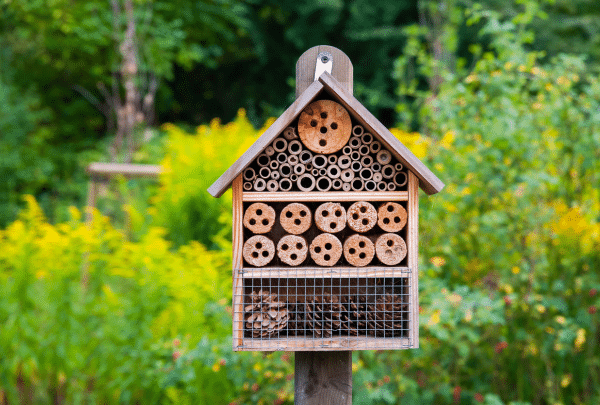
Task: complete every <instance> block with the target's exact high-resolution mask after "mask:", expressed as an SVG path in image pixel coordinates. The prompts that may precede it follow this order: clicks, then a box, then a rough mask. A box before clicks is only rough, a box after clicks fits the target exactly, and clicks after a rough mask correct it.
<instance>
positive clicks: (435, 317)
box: [427, 309, 441, 326]
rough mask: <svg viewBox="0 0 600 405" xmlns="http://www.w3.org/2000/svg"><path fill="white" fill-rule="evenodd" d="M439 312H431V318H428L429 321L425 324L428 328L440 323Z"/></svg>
mask: <svg viewBox="0 0 600 405" xmlns="http://www.w3.org/2000/svg"><path fill="white" fill-rule="evenodd" d="M440 312H441V311H440V310H439V309H437V310H435V311H434V312H433V315H431V318H429V321H428V322H427V325H428V326H433V325H437V324H438V323H440Z"/></svg>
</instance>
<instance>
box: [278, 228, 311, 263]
mask: <svg viewBox="0 0 600 405" xmlns="http://www.w3.org/2000/svg"><path fill="white" fill-rule="evenodd" d="M307 255H308V244H307V243H306V239H304V238H303V237H302V236H297V235H285V236H284V237H283V238H281V239H280V240H279V243H278V244H277V256H279V258H280V259H281V261H282V262H284V263H285V264H287V265H288V266H298V265H299V264H302V262H303V261H304V260H306V256H307Z"/></svg>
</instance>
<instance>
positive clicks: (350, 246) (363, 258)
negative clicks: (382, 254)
mask: <svg viewBox="0 0 600 405" xmlns="http://www.w3.org/2000/svg"><path fill="white" fill-rule="evenodd" d="M344 257H345V258H346V261H347V262H348V263H350V264H351V265H352V266H355V267H364V266H366V265H368V264H369V263H371V261H372V260H373V257H375V245H374V244H373V242H371V240H370V239H369V238H367V237H366V236H363V235H352V236H350V237H349V238H348V239H346V240H345V241H344Z"/></svg>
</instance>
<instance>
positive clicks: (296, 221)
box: [294, 218, 302, 225]
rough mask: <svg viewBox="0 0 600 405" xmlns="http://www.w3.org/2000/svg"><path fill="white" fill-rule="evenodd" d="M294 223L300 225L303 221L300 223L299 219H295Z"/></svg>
mask: <svg viewBox="0 0 600 405" xmlns="http://www.w3.org/2000/svg"><path fill="white" fill-rule="evenodd" d="M294 223H295V224H296V225H300V224H301V223H302V221H300V220H299V219H298V218H296V219H294Z"/></svg>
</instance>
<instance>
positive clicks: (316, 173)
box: [310, 169, 319, 177]
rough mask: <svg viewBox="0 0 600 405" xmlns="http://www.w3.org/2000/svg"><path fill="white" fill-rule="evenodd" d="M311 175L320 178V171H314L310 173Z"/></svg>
mask: <svg viewBox="0 0 600 405" xmlns="http://www.w3.org/2000/svg"><path fill="white" fill-rule="evenodd" d="M310 173H311V174H312V175H313V176H315V177H318V176H319V169H312V170H311V171H310Z"/></svg>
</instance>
